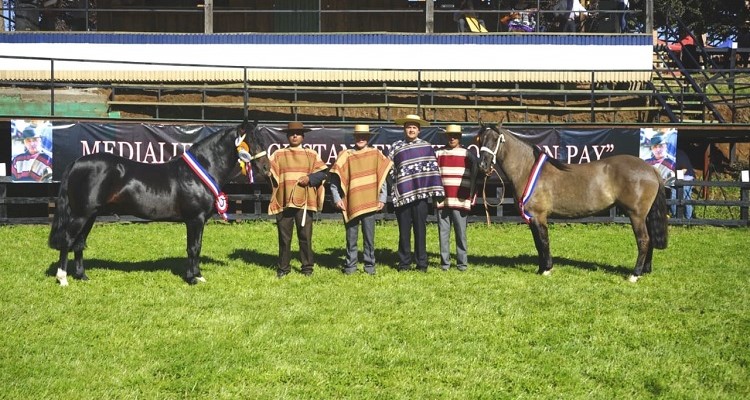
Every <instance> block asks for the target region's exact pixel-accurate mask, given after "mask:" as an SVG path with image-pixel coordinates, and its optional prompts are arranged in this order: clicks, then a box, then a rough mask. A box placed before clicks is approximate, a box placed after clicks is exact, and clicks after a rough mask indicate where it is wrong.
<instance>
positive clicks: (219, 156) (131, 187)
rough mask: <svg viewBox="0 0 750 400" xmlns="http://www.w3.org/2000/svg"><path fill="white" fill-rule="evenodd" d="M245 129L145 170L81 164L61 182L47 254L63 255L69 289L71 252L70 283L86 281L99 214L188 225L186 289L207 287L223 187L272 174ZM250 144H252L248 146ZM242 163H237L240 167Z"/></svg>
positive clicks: (120, 162)
mask: <svg viewBox="0 0 750 400" xmlns="http://www.w3.org/2000/svg"><path fill="white" fill-rule="evenodd" d="M254 128H255V125H254V124H248V123H247V122H243V123H242V124H241V125H239V126H237V127H230V128H226V129H224V130H222V131H220V132H217V133H214V134H211V135H210V136H208V137H206V138H204V139H202V140H200V141H199V142H197V143H195V144H194V145H193V146H192V147H190V149H189V150H188V151H186V152H185V153H184V154H183V156H182V157H175V158H173V159H172V160H170V161H168V162H166V163H163V164H145V163H140V162H137V161H132V160H129V159H127V158H123V157H119V156H116V155H113V154H109V153H94V154H89V155H85V156H83V157H80V158H78V159H77V160H76V161H74V162H73V163H72V164H70V165H69V166H68V168H67V169H66V171H65V173H64V174H63V177H62V180H61V182H60V192H59V195H58V198H57V206H56V208H55V216H54V218H53V220H52V228H51V230H50V234H49V240H48V244H49V247H51V248H53V249H56V250H59V251H60V259H59V262H58V268H57V274H56V278H57V280H58V282H60V285H61V286H67V285H68V279H67V269H68V268H67V267H68V253H69V252H70V251H72V252H73V254H74V258H75V272H74V273H73V277H74V278H75V279H79V280H88V277H87V276H86V273H85V271H84V267H83V250H84V248H85V247H86V238H87V237H88V235H89V232H91V228H92V227H93V225H94V221H95V220H96V217H97V216H98V215H107V214H129V215H133V216H136V217H138V218H143V219H147V220H152V221H171V222H184V223H185V225H186V227H187V261H188V265H187V270H186V272H185V276H184V279H185V281H186V282H187V283H189V284H196V283H198V282H205V279H204V278H203V276H202V274H201V270H200V266H199V262H200V254H201V245H202V241H203V228H204V226H205V224H206V221H207V220H208V219H209V218H210V217H211V216H212V215H213V212H214V206H215V207H216V211H217V212H218V213H219V214H220V215H222V217H224V218H225V219H226V211H227V199H226V195H224V193H222V192H221V188H222V186H223V185H224V184H226V183H227V182H228V181H229V180H230V179H231V178H232V177H234V176H236V175H237V174H239V172H240V168H238V165H240V167H241V168H242V169H243V172H245V173H252V170H251V168H252V163H255V164H256V168H260V169H261V172H262V173H263V174H265V173H267V172H268V159H267V158H264V157H263V156H264V155H265V147H264V146H263V145H262V144H261V143H260V140H259V137H258V135H256V134H253V130H254ZM246 138H247V141H246V140H245V139H246ZM238 161H239V163H238Z"/></svg>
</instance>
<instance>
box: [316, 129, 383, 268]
mask: <svg viewBox="0 0 750 400" xmlns="http://www.w3.org/2000/svg"><path fill="white" fill-rule="evenodd" d="M371 137H372V133H371V132H370V127H369V126H368V125H355V126H354V148H353V149H348V150H346V151H344V152H342V153H339V155H338V158H337V159H336V163H334V164H333V166H332V167H331V170H330V172H331V174H330V176H331V184H330V186H331V196H332V198H333V204H334V205H335V206H336V208H338V209H339V210H341V212H342V213H343V215H344V226H345V227H346V261H345V264H344V268H343V272H344V273H345V274H347V275H350V274H353V273H355V272H357V261H358V258H359V257H358V255H359V254H358V250H357V240H358V236H359V232H358V231H359V227H360V226H361V227H362V245H363V252H362V255H363V261H364V270H365V272H366V273H367V274H370V275H375V214H376V213H378V212H379V211H380V210H382V209H383V207H384V206H385V202H386V200H387V196H388V190H387V184H386V178H387V177H388V172H390V170H391V167H392V166H393V162H392V161H391V160H389V159H388V158H387V157H386V156H385V155H383V153H382V152H381V151H380V150H378V149H375V148H373V147H370V146H368V145H367V142H368V141H369V140H370V138H371Z"/></svg>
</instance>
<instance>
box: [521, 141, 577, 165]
mask: <svg viewBox="0 0 750 400" xmlns="http://www.w3.org/2000/svg"><path fill="white" fill-rule="evenodd" d="M527 144H528V143H527ZM529 146H531V147H532V148H533V149H534V159H537V158H538V157H539V155H540V154H542V148H541V147H539V146H536V145H532V144H529ZM547 163H549V164H552V166H553V167H555V168H557V169H559V170H560V171H567V170H569V169H570V165H568V164H565V163H563V162H562V161H560V160H558V159H556V158H554V157H548V158H547Z"/></svg>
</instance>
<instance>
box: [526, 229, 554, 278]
mask: <svg viewBox="0 0 750 400" xmlns="http://www.w3.org/2000/svg"><path fill="white" fill-rule="evenodd" d="M529 227H530V228H531V234H532V235H533V236H534V245H535V246H536V251H537V253H538V254H539V270H538V271H537V273H538V274H541V275H550V274H551V273H552V257H551V256H550V253H549V232H548V230H547V224H546V223H544V222H540V221H539V220H538V219H536V218H534V219H532V220H531V224H529Z"/></svg>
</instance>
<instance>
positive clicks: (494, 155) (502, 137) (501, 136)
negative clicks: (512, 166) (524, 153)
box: [479, 132, 505, 166]
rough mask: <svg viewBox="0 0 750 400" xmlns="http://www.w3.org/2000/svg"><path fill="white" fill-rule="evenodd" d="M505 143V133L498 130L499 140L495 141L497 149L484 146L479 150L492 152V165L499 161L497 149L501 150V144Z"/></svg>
mask: <svg viewBox="0 0 750 400" xmlns="http://www.w3.org/2000/svg"><path fill="white" fill-rule="evenodd" d="M501 143H505V134H504V133H500V132H498V136H497V142H496V143H495V150H492V149H490V148H489V147H485V146H482V147H481V148H480V149H479V152H480V153H482V152H485V153H490V154H492V165H493V166H494V165H495V163H497V151H498V150H500V144H501Z"/></svg>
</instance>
